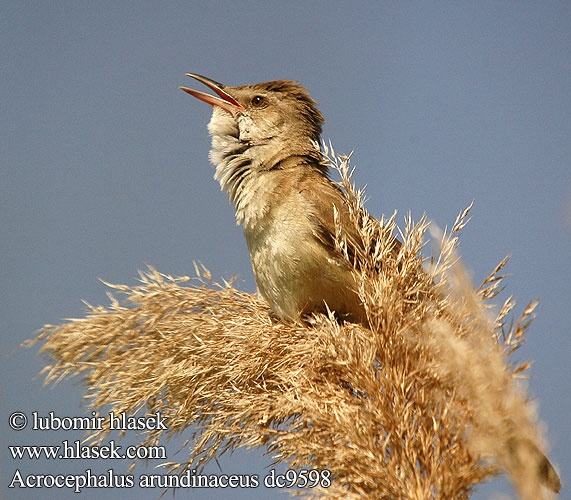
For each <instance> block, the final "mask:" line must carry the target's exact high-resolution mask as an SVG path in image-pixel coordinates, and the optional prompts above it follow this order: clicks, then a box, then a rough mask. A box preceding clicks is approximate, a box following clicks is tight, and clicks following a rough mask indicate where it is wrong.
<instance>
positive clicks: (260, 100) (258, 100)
mask: <svg viewBox="0 0 571 500" xmlns="http://www.w3.org/2000/svg"><path fill="white" fill-rule="evenodd" d="M250 102H251V103H252V106H256V107H259V106H261V105H262V104H264V102H265V99H264V96H261V95H255V96H254V97H252V100H251V101H250Z"/></svg>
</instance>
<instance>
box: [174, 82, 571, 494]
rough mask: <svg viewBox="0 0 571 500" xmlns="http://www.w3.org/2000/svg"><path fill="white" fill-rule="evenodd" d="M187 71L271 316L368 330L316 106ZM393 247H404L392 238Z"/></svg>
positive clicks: (351, 232) (359, 244)
mask: <svg viewBox="0 0 571 500" xmlns="http://www.w3.org/2000/svg"><path fill="white" fill-rule="evenodd" d="M187 76H190V77H192V78H194V79H196V80H198V81H199V82H201V83H203V84H205V85H206V86H208V87H209V88H210V89H211V90H212V91H214V92H215V93H216V94H217V96H218V97H216V96H213V95H210V94H207V93H204V92H200V91H197V90H193V89H189V88H186V87H180V88H181V89H182V90H183V91H185V92H187V93H188V94H190V95H192V96H194V97H196V98H198V99H200V100H201V101H204V102H206V103H208V104H211V105H212V106H213V113H212V118H211V120H210V123H209V124H208V130H209V132H210V135H211V136H212V148H211V151H210V161H211V162H212V163H213V164H214V165H215V166H216V173H215V175H214V177H215V179H216V180H217V181H218V182H219V183H220V186H221V188H222V189H223V190H224V191H226V193H227V194H228V196H229V198H230V200H231V201H232V203H233V204H234V206H235V210H236V221H237V223H238V224H242V225H243V227H244V235H245V237H246V241H247V244H248V249H249V251H250V259H251V263H252V268H253V271H254V276H255V278H256V282H257V285H258V289H259V291H260V293H261V294H262V296H263V297H264V298H265V299H266V300H267V301H268V303H269V305H270V307H271V309H272V310H273V312H274V313H275V314H276V315H277V316H278V317H279V318H281V319H283V320H288V321H298V320H300V319H301V318H302V317H303V315H306V314H308V313H314V312H326V311H327V310H328V309H329V310H332V311H335V312H336V313H337V315H338V317H340V318H342V319H347V320H350V321H354V322H358V323H361V324H363V325H365V326H367V323H368V321H367V314H366V311H365V308H364V306H363V303H362V302H361V300H360V298H359V294H358V290H357V288H358V286H357V283H356V279H355V275H354V273H353V269H352V266H351V259H349V260H348V259H347V258H344V256H343V255H342V254H341V253H340V251H339V249H338V248H337V247H336V245H335V240H336V226H337V225H340V226H341V227H342V229H343V234H344V236H345V238H346V243H347V250H348V253H349V255H351V254H353V255H356V254H358V253H359V252H363V251H365V249H364V243H363V240H362V236H361V234H360V232H359V231H358V230H357V228H356V227H355V224H354V222H353V220H352V219H351V214H350V208H349V206H348V202H347V199H346V197H345V195H344V193H343V191H341V189H339V188H338V187H337V186H336V184H334V183H333V182H332V181H331V180H330V179H329V177H328V167H327V164H326V162H324V160H323V156H322V153H321V151H320V148H319V140H320V134H321V129H322V124H323V122H324V118H323V115H322V114H321V112H320V111H319V109H318V108H317V105H316V102H315V101H314V100H313V99H312V98H311V97H310V95H309V93H308V92H307V90H306V89H305V88H304V87H302V86H301V85H299V84H298V83H296V82H294V81H291V80H276V81H271V82H265V83H258V84H254V85H244V86H237V87H231V86H226V85H223V84H221V83H218V82H216V81H214V80H211V79H210V78H206V77H204V76H201V75H197V74H192V73H188V74H187ZM391 245H392V246H393V250H394V251H398V250H399V248H400V247H401V244H400V242H398V240H396V239H395V238H392V239H391ZM506 446H507V448H508V449H509V450H510V454H512V453H511V452H512V451H513V456H514V457H517V456H518V455H519V452H517V451H518V449H519V448H525V450H527V452H528V454H527V455H526V456H527V457H530V458H529V460H533V461H534V462H536V466H535V467H536V470H537V471H538V477H539V479H540V481H542V482H543V483H544V484H546V485H548V486H549V487H550V488H551V489H552V490H553V491H559V489H560V487H561V483H560V481H559V478H558V476H557V473H556V472H555V470H554V469H553V467H552V466H551V464H550V463H549V461H548V460H547V458H546V457H545V456H544V455H543V453H542V452H541V451H540V450H539V449H537V448H536V447H534V445H529V444H527V442H526V441H525V440H519V439H515V440H509V439H508V444H507V445H506ZM516 452H517V453H516ZM514 460H515V458H514ZM535 467H534V468H535Z"/></svg>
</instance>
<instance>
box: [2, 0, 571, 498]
mask: <svg viewBox="0 0 571 500" xmlns="http://www.w3.org/2000/svg"><path fill="white" fill-rule="evenodd" d="M0 25H1V31H0V37H1V38H0V40H1V42H2V47H3V51H2V55H0V58H1V61H2V80H1V81H2V85H1V87H0V93H1V94H0V95H1V98H2V107H1V109H0V113H1V115H2V124H3V125H2V129H3V130H2V135H1V138H0V141H1V162H2V164H1V169H0V207H1V221H2V223H1V225H0V232H1V233H0V251H1V254H2V256H3V261H2V268H1V273H2V274H1V275H2V285H3V286H2V290H1V291H0V294H1V297H0V308H1V323H0V326H1V330H0V335H1V336H0V338H1V342H2V344H1V345H2V355H1V356H2V359H1V362H0V366H1V367H2V368H1V370H2V378H3V380H4V383H3V384H2V394H1V397H2V402H3V403H2V408H1V411H2V415H1V419H2V420H1V422H2V424H1V425H2V427H1V429H2V431H1V432H0V435H1V440H2V450H3V451H2V455H1V456H2V461H1V465H0V475H1V476H2V478H4V479H3V482H4V483H3V485H2V488H3V490H2V491H3V492H2V497H3V498H6V499H11V498H19V499H31V498H40V497H41V498H46V499H50V498H54V499H55V498H58V499H66V498H78V496H76V495H74V494H73V493H71V492H69V491H65V490H63V491H60V490H56V489H51V490H42V491H41V492H38V491H33V490H22V491H18V492H14V491H13V490H8V489H7V488H6V478H11V477H12V475H13V473H14V471H15V469H16V468H19V469H20V470H22V472H27V473H39V472H44V473H52V474H55V473H61V472H66V473H68V472H76V473H77V472H81V471H83V470H85V469H86V468H88V467H89V468H92V469H93V470H94V471H103V472H104V471H106V470H107V469H108V468H109V467H113V468H114V469H115V470H116V471H118V472H120V471H121V468H123V472H124V464H116V463H109V462H100V461H96V462H69V463H64V462H62V461H59V462H54V461H51V462H49V461H43V462H31V461H24V462H16V461H14V460H12V459H11V458H9V456H8V454H7V451H6V450H7V448H6V446H7V445H9V444H57V443H58V442H60V441H61V440H62V439H72V440H73V439H80V438H81V434H80V433H78V434H77V435H71V434H70V433H55V432H54V433H38V432H33V431H27V430H26V431H22V432H20V433H17V432H15V431H12V430H10V429H9V428H8V425H7V418H8V415H9V414H10V413H12V412H14V411H16V410H21V411H25V412H28V413H31V412H32V411H38V412H39V413H40V414H47V413H48V412H49V411H51V410H54V411H56V413H58V414H61V415H70V416H79V415H83V414H84V411H85V409H84V408H83V407H81V398H82V394H83V390H82V387H81V385H80V384H78V383H77V382H76V383H73V382H70V381H64V382H62V383H61V384H59V385H58V386H56V387H55V388H42V384H41V380H38V379H36V380H34V379H33V377H34V376H35V375H36V374H37V373H38V372H39V371H40V370H41V368H42V366H43V362H42V359H41V358H39V357H38V356H36V355H35V352H34V351H33V350H20V351H17V352H15V353H14V352H13V350H14V349H15V348H16V347H17V346H18V345H19V344H20V342H22V341H23V340H25V339H27V338H30V337H31V336H33V334H34V332H35V331H36V330H37V329H38V328H40V327H41V326H42V325H43V324H46V323H52V324H54V323H59V322H61V321H62V319H63V318H68V317H80V316H82V315H83V314H84V312H85V307H84V305H83V304H82V302H81V300H82V299H85V300H87V301H88V302H90V303H92V304H103V305H106V304H107V303H108V299H107V297H106V295H105V292H106V290H105V288H104V286H103V285H102V284H101V283H100V282H99V281H98V278H102V279H105V280H107V281H110V282H114V283H128V284H135V282H136V277H137V270H138V269H142V268H144V266H145V265H146V264H152V265H153V266H155V267H156V268H158V269H159V270H160V271H162V272H165V273H170V274H174V275H184V274H189V273H192V269H193V267H192V261H193V260H200V261H201V262H203V263H204V264H205V265H206V266H207V267H208V268H209V269H210V270H211V271H212V273H213V276H214V277H215V278H217V279H221V278H231V277H233V276H238V282H237V286H239V287H240V288H242V289H244V290H247V291H252V292H253V291H254V290H255V283H254V279H253V275H252V272H251V269H250V264H249V258H248V252H247V248H246V244H245V241H244V239H243V236H242V234H241V229H240V228H238V227H236V226H235V223H234V218H233V209H232V207H231V206H230V204H229V202H228V200H227V198H226V195H225V194H224V193H221V192H220V190H219V186H218V184H217V183H216V182H215V181H214V180H213V179H212V174H213V168H212V166H211V165H210V164H209V162H208V150H209V138H208V136H207V131H206V124H207V122H208V119H209V116H210V109H209V107H208V106H206V105H205V104H203V103H200V102H198V101H196V100H194V99H192V98H190V97H189V96H188V95H186V94H184V93H183V92H181V91H180V90H178V88H177V87H178V86H179V85H189V84H192V85H193V86H194V88H199V87H200V85H199V84H197V83H192V82H191V81H190V80H188V79H187V78H185V77H184V73H186V72H189V71H191V72H196V73H200V74H204V75H207V76H210V77H212V78H214V79H215V80H218V81H221V82H224V83H228V84H230V85H240V84H246V83H255V82H259V81H266V80H273V79H280V78H285V79H296V80H299V81H300V82H301V83H302V84H303V85H305V86H306V87H307V88H308V89H309V91H310V92H311V94H312V96H313V97H314V98H315V99H316V100H317V101H318V102H319V104H320V109H321V111H322V112H323V114H324V115H325V118H326V119H327V123H326V125H325V129H324V135H323V137H324V138H325V139H331V141H332V142H333V145H334V146H335V149H336V150H337V151H338V152H340V153H348V152H350V151H351V150H354V156H353V162H354V164H356V165H357V172H356V176H355V180H356V182H357V184H358V185H361V186H362V185H365V184H366V185H367V193H368V196H369V201H368V204H367V208H368V209H369V211H370V212H371V213H372V214H373V215H375V216H377V217H379V216H380V215H381V214H383V213H384V214H389V215H390V214H392V213H393V211H394V210H398V212H399V216H398V217H399V218H398V220H399V221H400V222H401V223H402V220H403V216H404V215H405V213H406V212H407V211H409V210H410V211H411V212H412V214H413V217H415V218H419V217H420V216H421V215H422V214H423V213H424V212H426V213H427V215H428V217H429V218H430V219H431V220H433V221H434V222H435V223H436V224H438V225H439V226H445V225H450V224H451V223H452V222H453V221H454V219H455V217H456V215H457V213H458V212H459V211H461V210H462V209H463V208H465V207H466V206H467V205H468V204H469V203H470V202H471V200H472V199H474V200H475V204H474V209H473V211H472V216H473V219H472V221H471V222H470V224H469V225H468V226H467V227H466V229H465V230H464V232H463V236H462V239H461V246H460V251H461V254H462V256H463V257H464V261H465V263H466V265H467V266H468V268H469V269H470V271H471V272H472V274H473V276H474V279H475V281H478V282H480V281H481V280H482V279H483V278H484V277H485V276H486V275H487V273H488V272H489V271H490V270H491V269H492V268H493V267H494V266H495V265H496V264H497V263H498V262H499V261H500V260H501V259H502V258H503V257H504V256H505V255H506V254H508V253H511V254H512V259H511V262H510V264H509V267H508V271H509V272H510V273H512V276H511V277H510V278H509V281H508V293H509V294H513V295H514V296H516V297H517V298H518V299H519V308H518V309H517V311H518V312H521V310H522V309H523V307H524V306H525V305H526V304H527V303H528V302H529V301H531V300H534V299H535V298H537V297H539V299H540V304H539V306H538V309H537V319H536V320H535V322H534V324H533V326H532V328H531V330H530V332H529V335H528V340H527V343H526V344H525V346H524V347H523V348H522V349H521V351H519V353H518V356H519V358H521V359H533V360H534V364H533V367H532V371H531V375H532V378H531V380H530V381H529V386H530V389H531V392H532V394H533V395H534V396H536V402H537V405H538V409H539V414H540V417H541V419H542V421H543V422H545V424H546V437H547V440H548V442H549V444H550V446H551V448H552V453H551V456H552V458H553V462H554V463H555V464H556V465H557V466H558V467H559V469H560V471H561V475H562V479H563V483H564V487H565V484H569V482H570V480H571V428H570V425H569V414H570V413H571V404H570V403H571V398H570V391H569V379H570V375H571V373H570V365H571V362H570V361H571V360H570V352H571V348H570V347H571V346H570V341H569V325H570V324H571V316H570V307H569V306H570V298H571V293H570V292H571V287H570V285H569V283H570V278H571V276H570V268H571V266H570V264H571V262H570V256H571V252H570V248H571V246H570V243H571V241H570V240H571V168H570V158H571V141H570V137H571V93H570V88H569V82H570V81H571V71H570V69H571V11H570V6H569V3H567V2H558V1H545V2H527V1H522V2H504V1H500V2H486V1H483V2H461V1H460V2H385V1H379V2H351V3H349V2H335V1H334V2H322V1H314V2H306V3H301V2H275V1H269V2H263V3H262V2H225V1H222V2H198V1H190V2H150V1H141V2H137V3H131V2H129V3H127V2H96V3H95V2H72V1H69V2H66V1H60V2H49V3H48V2H12V1H7V2H4V3H3V4H2V6H1V7H0ZM505 297H506V294H504V295H503V296H502V297H501V298H502V299H504V298H505ZM169 449H170V448H169ZM176 449H177V446H176V442H174V443H173V446H172V450H171V451H170V452H169V458H174V451H176ZM269 464H270V460H269V459H268V458H264V457H261V454H260V453H259V452H257V451H249V452H238V453H236V454H234V455H233V456H230V457H226V458H223V459H222V460H221V462H220V465H221V467H222V469H223V471H224V472H226V473H229V472H236V471H238V472H240V473H242V474H251V473H258V474H260V475H263V474H265V473H266V472H267V471H268V467H269ZM137 470H138V471H139V473H144V472H149V471H152V469H150V468H149V469H145V468H144V467H143V468H140V469H137ZM210 470H211V471H212V472H213V473H216V472H217V471H218V468H217V466H216V465H215V464H214V465H213V466H212V468H211V469H210ZM510 491H511V490H510V488H509V486H508V485H506V483H505V482H503V481H501V480H500V481H494V482H493V483H491V484H488V485H485V486H482V487H480V488H479V489H478V491H477V492H476V494H475V495H474V498H475V499H484V498H492V497H493V495H494V494H495V493H496V492H508V493H509V492H510ZM177 496H180V497H184V498H186V496H185V495H182V494H180V493H179V495H177ZM104 497H110V498H140V499H144V498H149V499H151V498H152V499H154V498H157V497H158V492H157V490H147V491H143V490H141V491H139V490H137V491H119V490H111V491H105V490H88V491H85V492H84V493H82V494H81V495H80V496H79V498H81V499H98V498H104ZM194 498H205V499H207V498H267V499H269V498H287V494H285V493H284V492H280V491H277V490H271V491H267V490H266V491H265V490H262V489H258V490H254V491H222V490H214V491H208V490H204V491H200V492H199V493H198V494H195V495H194Z"/></svg>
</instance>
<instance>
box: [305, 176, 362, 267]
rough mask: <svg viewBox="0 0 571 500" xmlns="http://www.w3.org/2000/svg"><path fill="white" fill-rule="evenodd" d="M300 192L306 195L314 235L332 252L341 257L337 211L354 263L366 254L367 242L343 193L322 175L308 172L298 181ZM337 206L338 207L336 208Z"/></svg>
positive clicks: (336, 256)
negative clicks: (364, 241) (338, 243)
mask: <svg viewBox="0 0 571 500" xmlns="http://www.w3.org/2000/svg"><path fill="white" fill-rule="evenodd" d="M298 189H299V193H300V195H301V196H302V197H304V198H305V200H306V202H307V205H308V206H309V207H311V208H310V210H309V211H308V213H307V217H308V219H309V220H310V222H311V223H312V226H313V236H314V237H315V238H316V239H317V240H318V241H319V242H320V243H321V244H322V245H323V246H324V247H325V248H326V249H327V250H328V251H329V252H330V253H331V254H332V256H333V257H335V258H339V257H341V255H340V253H339V251H338V249H337V248H336V245H335V232H336V230H335V210H336V211H337V214H338V220H339V224H340V226H341V228H342V234H341V235H342V237H343V238H344V239H345V241H346V243H347V254H348V257H349V259H350V261H351V262H355V258H356V257H357V256H358V255H363V253H364V252H365V245H364V243H363V239H362V237H361V234H360V233H359V230H358V228H357V227H356V224H355V222H354V218H353V217H352V216H351V213H350V211H349V205H348V202H347V199H346V198H345V195H344V194H343V192H342V191H341V190H340V189H339V188H338V187H337V186H335V185H334V184H333V183H332V182H331V181H330V180H329V179H327V178H326V177H324V176H323V175H322V174H317V173H316V174H313V175H307V176H305V177H304V178H303V179H301V180H300V182H299V184H298ZM333 207H335V209H334V208H333Z"/></svg>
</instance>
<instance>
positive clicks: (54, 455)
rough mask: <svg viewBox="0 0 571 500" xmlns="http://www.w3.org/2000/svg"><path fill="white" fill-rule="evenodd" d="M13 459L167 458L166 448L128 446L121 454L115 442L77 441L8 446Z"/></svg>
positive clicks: (119, 447)
mask: <svg viewBox="0 0 571 500" xmlns="http://www.w3.org/2000/svg"><path fill="white" fill-rule="evenodd" d="M8 448H9V449H10V453H11V454H12V458H13V459H15V460H22V459H25V458H29V459H32V460H38V459H40V458H47V459H49V460H77V459H83V460H89V459H98V458H102V459H111V460H125V459H128V460H134V459H144V458H146V459H160V460H164V459H166V458H167V454H166V450H165V447H164V446H141V445H139V446H127V447H126V448H125V451H124V452H123V453H121V450H122V447H121V446H119V445H117V444H116V443H115V441H109V444H106V445H100V446H95V445H92V446H88V445H83V444H81V441H79V440H77V441H74V442H73V443H70V442H69V441H67V440H66V441H62V443H61V446H60V445H52V446H43V445H35V446H8Z"/></svg>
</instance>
